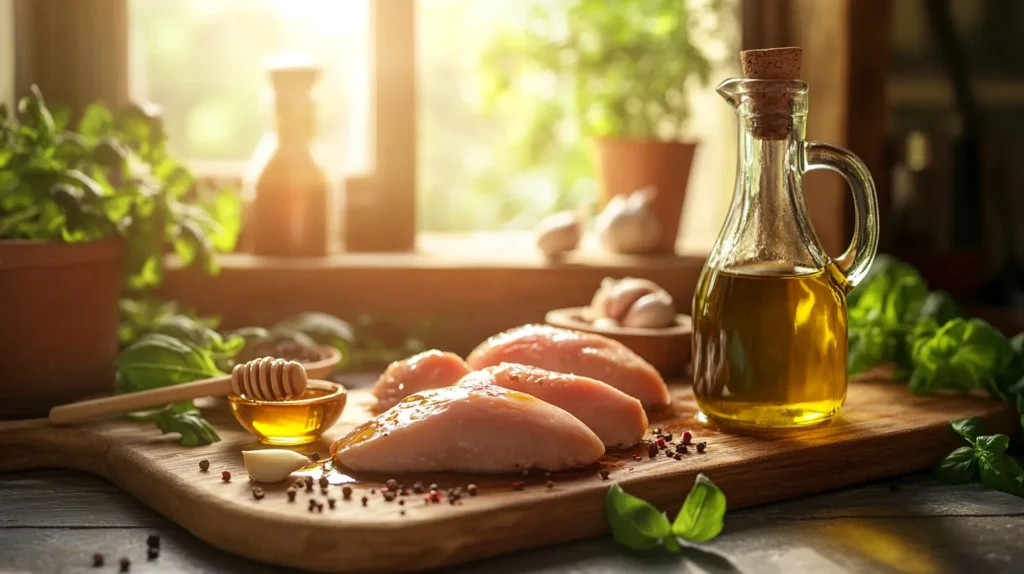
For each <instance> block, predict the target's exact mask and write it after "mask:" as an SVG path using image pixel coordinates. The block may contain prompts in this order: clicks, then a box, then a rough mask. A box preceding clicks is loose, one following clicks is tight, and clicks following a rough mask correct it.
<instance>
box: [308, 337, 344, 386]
mask: <svg viewBox="0 0 1024 574" xmlns="http://www.w3.org/2000/svg"><path fill="white" fill-rule="evenodd" d="M317 348H318V349H319V350H320V353H321V354H324V355H327V356H326V357H324V358H323V359H320V360H319V361H313V362H312V363H302V366H303V367H305V368H306V376H307V377H308V378H310V379H326V378H327V377H329V376H330V375H331V373H333V372H334V368H335V367H336V366H338V363H340V362H341V351H339V350H338V349H336V348H334V347H332V346H330V345H317Z"/></svg>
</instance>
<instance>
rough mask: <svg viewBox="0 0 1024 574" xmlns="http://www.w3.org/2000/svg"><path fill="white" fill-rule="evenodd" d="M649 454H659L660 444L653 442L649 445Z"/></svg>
mask: <svg viewBox="0 0 1024 574" xmlns="http://www.w3.org/2000/svg"><path fill="white" fill-rule="evenodd" d="M647 456H649V457H651V458H654V457H656V456H658V445H656V444H654V443H651V444H650V446H648V447H647Z"/></svg>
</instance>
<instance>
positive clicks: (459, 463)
mask: <svg viewBox="0 0 1024 574" xmlns="http://www.w3.org/2000/svg"><path fill="white" fill-rule="evenodd" d="M331 454H332V456H333V457H334V461H335V462H336V463H338V464H339V465H341V466H344V467H346V468H348V469H351V470H355V471H364V472H381V473H404V472H432V471H458V472H482V473H502V472H517V471H521V470H523V469H529V468H538V469H542V470H548V471H557V470H564V469H568V468H575V467H580V466H586V465H589V464H593V463H595V462H597V461H598V459H600V458H601V456H603V455H604V444H603V443H602V442H601V439H599V438H598V437H597V435H596V434H594V431H592V430H590V429H589V428H588V427H587V425H585V424H583V423H582V422H580V420H579V419H577V418H576V417H574V416H572V415H571V414H569V413H568V412H566V411H564V410H562V409H560V408H558V407H556V406H554V405H551V404H549V403H546V402H544V401H542V400H540V399H538V398H536V397H533V396H531V395H528V394H525V393H520V392H517V391H510V390H508V389H505V388H502V387H499V386H497V385H495V384H493V378H490V380H488V376H483V377H477V378H474V379H472V380H466V381H463V382H461V383H459V384H457V385H455V386H452V387H445V388H440V389H431V390H427V391H423V392H420V393H415V394H412V395H410V396H408V397H406V398H405V399H403V400H402V401H401V402H399V403H398V404H397V405H395V406H394V407H392V408H390V409H388V410H387V411H385V412H384V413H381V414H380V416H378V417H377V418H375V419H373V420H371V421H368V422H366V423H364V424H362V425H360V426H359V427H356V428H355V429H353V430H352V432H350V433H349V434H347V435H345V436H344V437H342V438H341V439H339V440H337V441H336V442H335V443H334V444H333V445H331Z"/></svg>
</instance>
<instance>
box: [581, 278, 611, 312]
mask: <svg viewBox="0 0 1024 574" xmlns="http://www.w3.org/2000/svg"><path fill="white" fill-rule="evenodd" d="M617 283H618V282H617V281H616V280H615V279H612V278H611V277H605V278H604V279H602V280H601V286H600V287H598V288H597V291H595V292H594V297H593V299H591V300H590V306H589V307H587V308H586V309H584V310H583V318H584V319H586V320H587V321H596V320H598V319H600V318H601V317H607V316H608V310H607V305H608V296H609V294H610V293H611V291H612V290H613V289H614V288H615V285H616V284H617Z"/></svg>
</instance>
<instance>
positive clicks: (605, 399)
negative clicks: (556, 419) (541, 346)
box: [462, 363, 647, 448]
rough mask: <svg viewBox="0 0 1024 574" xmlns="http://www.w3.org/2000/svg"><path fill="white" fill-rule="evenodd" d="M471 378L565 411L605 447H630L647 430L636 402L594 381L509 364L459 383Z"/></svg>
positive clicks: (609, 386)
mask: <svg viewBox="0 0 1024 574" xmlns="http://www.w3.org/2000/svg"><path fill="white" fill-rule="evenodd" d="M474 378H480V379H485V380H486V379H492V378H493V381H494V383H495V384H496V385H498V386H499V387H505V388H506V389H509V390H513V391H519V392H522V393H526V394H529V395H533V396H535V397H537V398H538V399H540V400H542V401H544V402H548V403H551V404H553V405H555V406H556V407H560V408H563V409H565V410H567V411H569V413H571V414H572V415H573V416H575V417H576V418H578V419H580V421H582V422H583V424H585V425H587V426H588V427H590V430H592V431H594V434H596V435H597V437H598V438H600V439H601V441H602V442H603V443H604V445H605V446H609V447H620V448H623V447H629V446H633V445H635V444H636V443H638V442H640V441H641V440H642V439H643V436H644V432H645V431H646V430H647V413H645V412H644V408H643V406H642V405H641V404H640V401H638V400H636V399H635V398H633V397H631V396H629V395H627V394H626V393H624V392H622V391H620V390H618V389H616V388H615V387H612V386H611V385H606V384H605V383H602V382H601V381H598V380H596V379H591V378H588V377H581V376H578V375H567V374H565V373H556V372H554V371H548V370H545V369H538V368H537V367H527V366H525V365H516V364H513V363H502V364H500V365H498V366H495V367H487V368H486V369H484V370H482V371H476V372H473V373H470V374H468V375H466V378H464V379H462V380H463V381H466V380H471V379H474Z"/></svg>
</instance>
